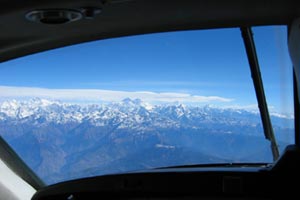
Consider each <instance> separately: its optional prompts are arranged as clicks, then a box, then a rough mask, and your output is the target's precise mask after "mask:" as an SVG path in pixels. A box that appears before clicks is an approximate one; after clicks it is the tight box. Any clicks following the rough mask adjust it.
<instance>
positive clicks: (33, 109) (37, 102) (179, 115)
mask: <svg viewBox="0 0 300 200" xmlns="http://www.w3.org/2000/svg"><path fill="white" fill-rule="evenodd" d="M274 117H277V118H285V119H289V117H288V116H285V115H281V114H276V113H275V114H274ZM7 119H9V120H11V121H16V122H24V121H32V122H36V123H37V121H38V123H40V124H41V123H49V122H55V123H60V124H63V123H69V122H75V123H82V122H84V121H88V122H90V123H92V124H94V125H96V126H104V125H106V124H109V123H115V124H116V123H119V124H120V127H123V128H125V127H132V126H137V125H139V126H140V125H141V124H142V125H143V126H146V124H148V125H149V124H150V125H157V124H159V123H161V124H163V125H164V126H169V127H171V126H179V125H180V124H184V123H187V124H190V125H191V126H192V125H193V124H195V123H196V122H197V123H199V122H203V123H204V122H205V123H214V122H215V121H218V122H221V123H247V124H248V125H249V124H257V123H259V114H258V112H253V111H247V110H244V109H235V108H218V107H214V106H209V105H207V106H203V107H197V106H187V105H184V104H168V105H151V104H149V103H146V102H143V101H141V100H140V99H134V100H132V99H130V98H126V99H124V100H123V101H121V102H111V103H107V104H87V105H83V104H75V103H64V102H60V101H54V100H48V99H40V98H33V99H30V100H26V101H17V100H9V101H5V102H2V103H0V120H7Z"/></svg>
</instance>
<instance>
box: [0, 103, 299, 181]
mask: <svg viewBox="0 0 300 200" xmlns="http://www.w3.org/2000/svg"><path fill="white" fill-rule="evenodd" d="M272 122H273V125H274V131H275V133H276V137H277V138H278V139H279V144H280V147H281V149H283V148H284V147H285V145H286V144H288V143H290V142H292V141H293V119H291V118H289V117H286V116H283V115H278V114H273V115H272ZM0 135H2V137H4V138H5V139H6V140H7V141H8V142H9V143H10V144H11V146H13V147H14V149H15V150H16V151H17V153H18V154H19V155H20V156H21V157H22V158H23V159H24V160H25V161H26V163H28V165H29V166H30V167H31V168H32V169H33V170H34V171H35V172H36V173H37V174H38V175H39V176H40V177H41V178H42V179H44V180H45V181H46V182H47V183H55V182H58V181H63V180H67V179H73V178H80V177H83V176H95V175H101V174H107V173H118V172H124V171H132V170H141V169H149V168H156V167H162V166H170V165H183V164H184V165H185V164H201V163H220V162H271V161H272V157H271V152H270V149H269V143H268V141H266V140H265V139H264V135H263V130H262V126H261V120H260V116H259V114H258V113H257V112H251V111H247V110H243V109H222V108H216V107H211V106H204V107H196V106H187V105H183V104H170V105H151V104H149V103H146V102H143V101H141V100H139V99H135V100H132V99H129V98H127V99H124V100H123V101H122V102H115V103H106V104H89V105H80V104H71V103H63V102H60V101H52V100H47V99H39V98H34V99H30V100H28V101H16V100H10V101H5V102H3V103H0Z"/></svg>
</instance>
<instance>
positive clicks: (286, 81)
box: [253, 26, 295, 152]
mask: <svg viewBox="0 0 300 200" xmlns="http://www.w3.org/2000/svg"><path fill="white" fill-rule="evenodd" d="M253 33H254V39H255V44H256V50H257V55H258V59H259V63H260V68H261V73H262V78H263V82H264V85H265V87H264V89H265V95H266V98H267V101H268V102H269V104H268V107H269V112H270V113H271V121H272V124H273V130H274V133H275V137H276V139H277V140H278V146H279V150H280V151H281V152H282V151H283V150H284V148H285V147H286V146H287V145H289V144H293V143H294V138H295V136H294V121H293V120H292V119H294V101H293V66H292V63H291V60H290V57H289V55H288V46H287V27H286V26H262V27H254V28H253ZM267 35H269V36H267Z"/></svg>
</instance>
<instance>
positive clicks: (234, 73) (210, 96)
mask: <svg viewBox="0 0 300 200" xmlns="http://www.w3.org/2000/svg"><path fill="white" fill-rule="evenodd" d="M274 29H275V36H276V30H278V34H279V35H280V37H281V34H286V31H283V30H285V29H286V28H285V27H267V28H266V27H263V28H261V27H258V28H255V29H254V31H255V34H256V35H255V37H256V38H255V39H256V40H257V50H258V56H259V58H260V59H261V61H260V63H261V66H262V68H261V71H262V74H263V81H264V86H265V89H266V96H267V100H268V105H269V108H270V115H271V119H272V123H273V127H274V131H275V134H276V137H277V139H278V144H279V147H280V150H281V151H282V149H283V147H285V146H286V145H287V144H290V143H293V139H292V138H293V135H294V133H293V129H294V127H293V126H292V124H293V123H294V119H293V115H292V113H293V111H292V110H291V109H292V108H293V106H292V105H293V104H292V103H291V99H290V98H291V94H290V92H291V88H292V85H291V82H290V79H288V78H286V76H287V75H289V76H290V74H289V71H287V72H284V73H282V71H281V70H282V68H281V66H283V67H285V66H286V65H287V66H288V67H287V68H288V70H291V69H290V68H289V66H290V63H289V61H288V58H287V52H286V51H287V49H286V46H285V45H286V44H282V43H281V39H282V38H280V39H278V40H279V43H277V40H276V37H275V41H274V40H271V39H270V38H272V37H274ZM284 37H285V36H284ZM284 37H283V38H284ZM266 38H267V39H266ZM276 45H278V46H279V47H280V48H278V46H276ZM281 62H282V63H281ZM285 89H286V90H285ZM0 135H1V136H2V137H3V138H4V139H5V140H6V141H7V142H8V143H9V144H10V145H11V146H12V148H13V149H14V150H15V151H16V152H17V153H18V154H19V156H20V157H21V158H22V159H23V160H24V161H25V162H26V163H27V164H28V166H29V167H30V168H31V169H33V171H34V172H36V173H37V175H38V176H39V177H41V179H42V180H44V181H45V182H46V183H47V184H53V183H57V182H61V181H65V180H71V179H76V178H81V177H90V176H96V175H103V174H113V173H120V172H128V171H136V170H144V169H153V168H158V167H169V166H177V165H194V164H214V163H272V162H273V158H272V153H271V150H270V144H269V141H267V140H266V139H265V137H264V133H263V128H262V124H261V118H260V114H259V110H258V105H257V100H256V96H255V91H254V87H253V82H252V79H251V73H250V69H249V64H248V60H247V56H246V52H245V48H244V44H243V40H242V37H241V32H240V30H239V29H238V28H230V29H216V30H193V31H177V32H167V33H153V34H146V35H137V36H130V37H121V38H113V39H106V40H100V41H93V42H88V43H83V44H78V45H73V46H68V47H63V48H59V49H55V50H50V51H47V52H43V53H38V54H33V55H30V56H26V57H22V58H18V59H15V60H11V61H8V62H5V63H2V64H1V65H0Z"/></svg>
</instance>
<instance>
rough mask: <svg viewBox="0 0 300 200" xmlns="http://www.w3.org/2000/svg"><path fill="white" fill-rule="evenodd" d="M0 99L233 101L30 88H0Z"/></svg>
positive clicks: (214, 98) (173, 95)
mask: <svg viewBox="0 0 300 200" xmlns="http://www.w3.org/2000/svg"><path fill="white" fill-rule="evenodd" d="M0 97H4V98H26V97H40V98H51V99H59V100H68V101H121V100H123V99H125V98H131V99H136V98H138V99H142V100H143V101H147V102H185V103H211V102H231V101H233V99H229V98H224V97H220V96H199V95H192V94H188V93H174V92H172V93H170V92H161V93H158V92H150V91H136V92H128V91H113V90H98V89H46V88H32V87H9V86H0Z"/></svg>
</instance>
